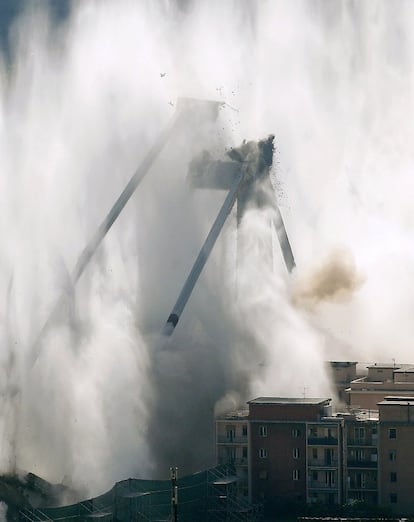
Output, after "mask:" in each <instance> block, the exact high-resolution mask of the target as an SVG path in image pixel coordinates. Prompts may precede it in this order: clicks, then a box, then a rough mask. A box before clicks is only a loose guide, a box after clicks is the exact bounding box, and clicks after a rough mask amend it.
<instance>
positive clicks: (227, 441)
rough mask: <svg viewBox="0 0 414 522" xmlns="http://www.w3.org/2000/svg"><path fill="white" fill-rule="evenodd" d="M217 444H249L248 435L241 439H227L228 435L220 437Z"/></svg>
mask: <svg viewBox="0 0 414 522" xmlns="http://www.w3.org/2000/svg"><path fill="white" fill-rule="evenodd" d="M217 444H247V435H246V436H241V437H227V436H226V435H218V436H217Z"/></svg>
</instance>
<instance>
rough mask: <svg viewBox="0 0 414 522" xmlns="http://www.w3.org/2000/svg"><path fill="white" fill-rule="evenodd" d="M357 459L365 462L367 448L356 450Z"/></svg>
mask: <svg viewBox="0 0 414 522" xmlns="http://www.w3.org/2000/svg"><path fill="white" fill-rule="evenodd" d="M355 460H357V461H358V462H363V461H364V460H365V450H363V449H357V450H356V451H355Z"/></svg>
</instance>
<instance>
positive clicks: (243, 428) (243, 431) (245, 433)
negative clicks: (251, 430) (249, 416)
mask: <svg viewBox="0 0 414 522" xmlns="http://www.w3.org/2000/svg"><path fill="white" fill-rule="evenodd" d="M242 435H243V437H247V424H243V427H242Z"/></svg>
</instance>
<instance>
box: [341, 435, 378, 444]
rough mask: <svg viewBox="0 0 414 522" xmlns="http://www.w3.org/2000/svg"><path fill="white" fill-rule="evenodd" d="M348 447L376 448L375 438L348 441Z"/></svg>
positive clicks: (376, 441)
mask: <svg viewBox="0 0 414 522" xmlns="http://www.w3.org/2000/svg"><path fill="white" fill-rule="evenodd" d="M347 442H348V446H378V438H377V437H364V438H356V439H351V438H350V439H348V441H347Z"/></svg>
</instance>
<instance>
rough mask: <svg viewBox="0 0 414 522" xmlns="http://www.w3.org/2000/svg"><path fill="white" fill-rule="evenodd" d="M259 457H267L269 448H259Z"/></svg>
mask: <svg viewBox="0 0 414 522" xmlns="http://www.w3.org/2000/svg"><path fill="white" fill-rule="evenodd" d="M259 457H260V458H261V459H267V449H266V448H260V449H259Z"/></svg>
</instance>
